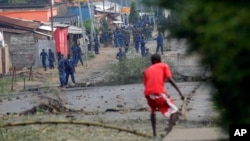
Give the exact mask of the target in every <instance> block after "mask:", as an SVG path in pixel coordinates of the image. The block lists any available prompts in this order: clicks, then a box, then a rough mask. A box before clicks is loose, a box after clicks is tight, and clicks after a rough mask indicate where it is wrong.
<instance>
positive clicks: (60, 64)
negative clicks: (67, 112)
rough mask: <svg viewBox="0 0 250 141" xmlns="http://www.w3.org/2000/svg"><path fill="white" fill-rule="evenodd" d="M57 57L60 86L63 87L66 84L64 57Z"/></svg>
mask: <svg viewBox="0 0 250 141" xmlns="http://www.w3.org/2000/svg"><path fill="white" fill-rule="evenodd" d="M58 58H60V60H59V61H58V71H59V81H60V87H63V86H64V85H65V84H66V73H65V59H64V58H63V57H62V56H61V55H60V57H58Z"/></svg>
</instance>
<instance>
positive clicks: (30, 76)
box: [29, 66, 33, 80]
mask: <svg viewBox="0 0 250 141" xmlns="http://www.w3.org/2000/svg"><path fill="white" fill-rule="evenodd" d="M31 79H33V70H32V66H30V73H29V80H31Z"/></svg>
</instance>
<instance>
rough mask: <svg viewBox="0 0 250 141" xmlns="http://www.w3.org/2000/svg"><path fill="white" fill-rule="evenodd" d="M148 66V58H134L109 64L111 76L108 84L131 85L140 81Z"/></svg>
mask: <svg viewBox="0 0 250 141" xmlns="http://www.w3.org/2000/svg"><path fill="white" fill-rule="evenodd" d="M149 65H150V59H149V58H143V57H136V58H133V59H127V60H125V61H120V62H118V63H116V64H111V66H110V67H109V69H110V72H111V75H110V76H109V78H108V83H111V84H131V83H135V82H141V81H142V74H143V71H144V69H145V68H146V67H147V66H149Z"/></svg>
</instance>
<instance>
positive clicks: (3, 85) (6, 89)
mask: <svg viewBox="0 0 250 141" xmlns="http://www.w3.org/2000/svg"><path fill="white" fill-rule="evenodd" d="M10 85H11V79H10V78H0V95H1V94H7V93H10V92H11V87H10Z"/></svg>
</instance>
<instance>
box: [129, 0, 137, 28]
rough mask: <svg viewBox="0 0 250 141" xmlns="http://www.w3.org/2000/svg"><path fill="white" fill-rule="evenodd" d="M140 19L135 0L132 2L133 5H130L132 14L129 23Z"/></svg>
mask: <svg viewBox="0 0 250 141" xmlns="http://www.w3.org/2000/svg"><path fill="white" fill-rule="evenodd" d="M138 19H139V14H138V11H137V7H136V3H135V1H134V0H133V1H132V2H131V6H130V15H129V19H128V20H129V23H136V22H137V21H138Z"/></svg>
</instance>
